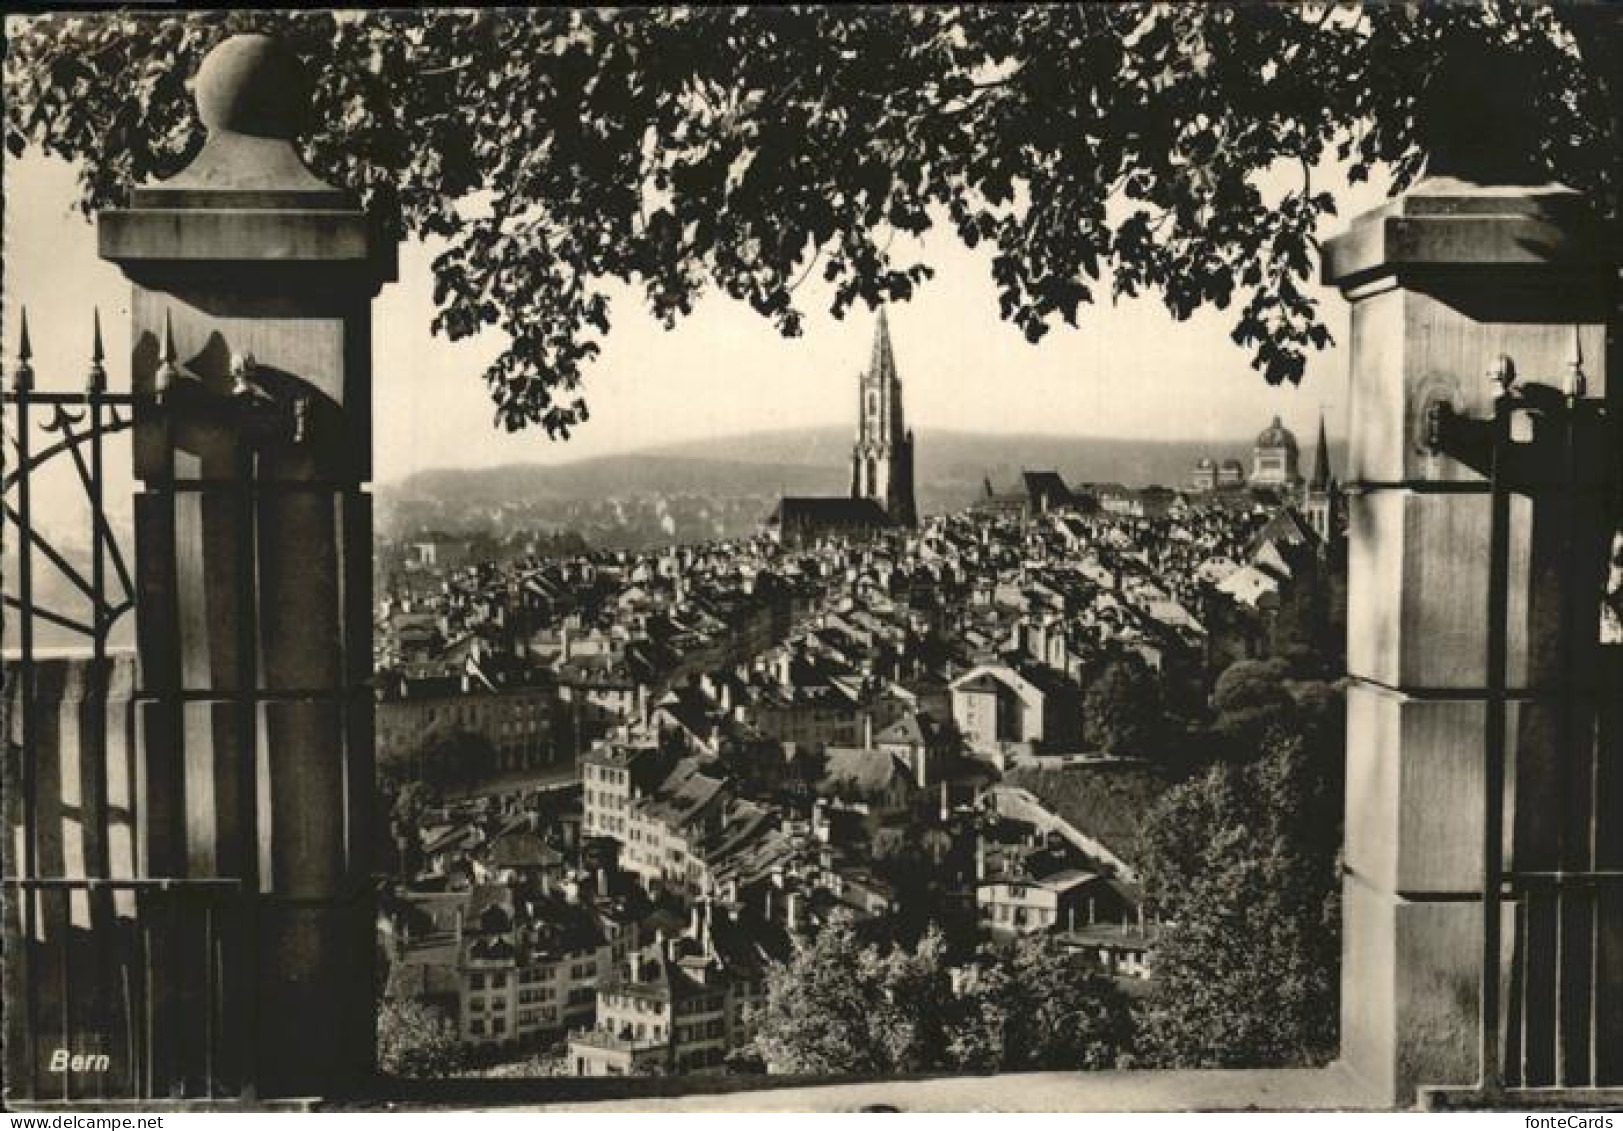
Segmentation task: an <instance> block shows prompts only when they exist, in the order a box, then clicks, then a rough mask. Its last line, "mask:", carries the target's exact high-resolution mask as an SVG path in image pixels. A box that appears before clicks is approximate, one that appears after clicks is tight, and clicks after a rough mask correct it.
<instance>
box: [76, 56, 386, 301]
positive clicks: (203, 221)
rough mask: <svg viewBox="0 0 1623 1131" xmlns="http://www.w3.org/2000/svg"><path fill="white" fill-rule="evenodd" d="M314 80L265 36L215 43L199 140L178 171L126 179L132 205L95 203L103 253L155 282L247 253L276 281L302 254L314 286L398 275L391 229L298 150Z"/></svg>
mask: <svg viewBox="0 0 1623 1131" xmlns="http://www.w3.org/2000/svg"><path fill="white" fill-rule="evenodd" d="M309 89H310V84H309V81H308V78H307V77H306V75H305V72H304V68H303V65H302V64H301V63H300V62H299V60H298V59H297V58H296V57H295V56H293V54H292V53H291V52H289V51H288V50H287V49H286V48H285V47H283V46H282V45H281V44H280V43H278V42H277V41H276V40H274V39H271V38H270V37H269V36H264V35H237V36H232V37H231V38H229V39H226V40H224V41H223V42H221V43H220V44H219V45H218V46H216V47H215V48H214V50H213V51H211V52H209V54H208V56H207V57H206V58H205V59H204V60H203V63H202V66H201V67H200V68H199V69H198V74H197V81H196V94H195V97H196V102H197V112H198V117H199V118H201V119H202V121H203V123H204V126H205V127H206V128H207V130H208V136H207V138H206V140H205V141H204V143H203V147H202V149H201V150H200V151H199V152H198V154H197V156H196V157H195V158H193V160H192V162H191V164H190V165H188V166H187V167H186V168H185V169H184V170H182V171H181V172H180V173H179V174H177V175H176V176H174V177H172V178H170V179H169V180H167V181H162V182H159V183H157V184H153V185H144V186H141V187H138V188H136V189H135V190H133V192H132V193H131V196H130V206H129V207H128V208H123V209H114V210H110V211H107V212H104V213H102V214H101V216H100V218H99V221H98V239H99V243H100V252H101V256H102V258H103V259H108V260H111V261H113V262H115V263H117V264H118V265H119V266H120V267H121V268H123V270H124V272H125V274H127V275H129V276H130V277H131V279H133V280H134V281H136V282H137V283H151V284H154V285H162V283H163V282H165V281H166V280H168V279H170V278H174V277H176V276H177V275H178V276H191V277H196V276H198V275H199V274H205V273H208V272H209V270H210V268H211V267H212V268H214V269H215V270H230V269H236V268H240V267H241V266H242V265H243V264H246V263H255V264H261V265H269V264H272V263H275V264H277V265H278V269H277V270H276V271H273V272H271V273H269V274H267V273H264V272H262V271H261V272H256V275H255V277H256V278H263V279H265V281H266V283H267V285H271V286H282V285H284V284H285V283H287V282H288V273H289V272H290V271H295V270H296V269H297V268H299V267H301V266H302V267H305V268H316V269H317V270H318V272H319V274H316V273H313V272H307V274H309V278H310V281H312V282H319V283H320V285H321V289H332V287H333V286H334V285H336V286H338V287H340V288H344V289H357V288H359V289H366V290H368V292H369V293H375V292H376V290H377V288H378V287H379V286H380V285H382V284H383V283H385V282H388V281H390V280H392V279H393V278H395V271H396V262H395V245H394V243H393V241H391V240H387V239H384V238H383V236H382V234H381V232H379V231H378V229H377V227H376V225H375V224H373V223H371V222H370V221H369V219H368V217H367V215H366V214H365V212H363V211H362V209H361V206H360V202H359V201H358V200H357V198H356V196H355V194H354V193H352V192H349V191H348V190H346V189H341V188H337V187H334V186H333V185H329V184H327V183H326V182H325V181H323V180H322V179H321V178H319V177H317V176H316V175H315V174H314V173H312V172H311V171H310V170H309V168H308V167H306V166H305V164H304V161H303V159H302V158H300V156H299V153H298V150H297V148H296V146H295V144H294V139H295V138H296V137H297V135H298V133H299V132H300V129H301V127H302V126H303V124H304V122H305V120H306V119H307V117H308V115H309Z"/></svg>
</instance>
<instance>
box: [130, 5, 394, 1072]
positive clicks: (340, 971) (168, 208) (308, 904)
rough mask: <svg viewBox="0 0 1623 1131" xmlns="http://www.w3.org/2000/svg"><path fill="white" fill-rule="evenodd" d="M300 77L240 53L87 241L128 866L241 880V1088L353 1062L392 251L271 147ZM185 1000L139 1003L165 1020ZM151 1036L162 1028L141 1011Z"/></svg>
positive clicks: (216, 62) (360, 1051)
mask: <svg viewBox="0 0 1623 1131" xmlns="http://www.w3.org/2000/svg"><path fill="white" fill-rule="evenodd" d="M308 90H309V83H308V80H307V77H306V76H305V74H304V73H303V71H302V69H301V67H300V65H299V63H298V62H297V60H295V59H294V58H292V56H291V55H290V54H289V53H287V52H286V50H285V49H283V48H282V47H281V46H280V45H279V44H277V43H276V42H274V41H272V40H271V39H268V38H266V37H264V36H257V35H240V36H235V37H233V38H231V39H228V40H226V41H225V42H223V43H222V44H220V45H219V46H218V47H216V48H215V49H214V51H213V52H211V53H210V54H209V56H208V57H207V58H206V59H205V60H204V61H203V64H202V67H201V68H200V69H199V72H198V75H197V82H196V97H197V105H198V112H199V116H200V117H201V119H202V121H203V123H204V125H205V126H206V127H207V129H208V137H207V141H206V143H205V144H204V146H203V148H202V150H201V151H200V152H199V153H198V155H197V157H196V158H195V160H194V161H193V162H192V163H191V165H190V166H189V167H188V168H187V169H186V170H185V171H183V172H182V173H180V174H179V175H178V176H176V177H174V178H173V179H171V180H168V181H165V182H163V183H161V184H157V185H154V186H151V187H146V188H141V189H137V190H136V191H135V192H134V194H133V196H132V199H131V203H130V207H129V208H127V209H122V210H117V211H109V212H105V213H103V214H102V215H101V217H100V220H99V227H100V232H99V236H100V244H101V255H102V257H103V258H105V259H108V260H111V261H112V262H114V263H117V264H118V265H119V267H120V268H122V270H123V271H124V273H125V274H126V275H127V276H128V277H129V279H130V280H131V282H132V284H133V301H132V306H131V310H132V320H133V325H132V327H131V329H132V333H131V335H130V337H131V342H132V353H133V356H132V358H131V372H132V380H133V385H134V388H135V390H136V392H138V393H151V394H154V402H153V403H152V404H151V405H149V406H144V407H142V408H141V410H140V411H139V412H138V415H137V423H136V434H135V444H134V450H135V457H134V458H135V473H136V477H137V480H138V481H139V490H138V492H137V497H136V551H137V560H138V568H137V572H138V574H139V580H138V603H137V616H138V621H137V632H138V649H139V654H140V667H141V673H140V705H139V711H140V727H139V729H140V736H141V742H142V749H143V756H144V766H145V780H144V783H143V786H142V792H141V802H142V804H141V811H140V813H139V819H140V822H141V825H140V829H141V832H140V850H141V853H142V867H143V870H144V873H145V874H146V875H149V876H154V877H170V876H173V877H184V878H193V879H195V878H208V877H229V878H237V879H240V880H241V881H242V882H243V887H244V889H245V891H246V893H247V894H246V896H245V899H244V904H245V909H246V910H245V921H244V922H243V923H242V924H241V927H242V929H241V930H240V931H238V932H237V933H236V934H234V935H233V936H232V937H233V938H234V939H235V940H236V941H237V943H238V944H239V945H240V947H241V950H240V952H239V958H238V964H239V966H240V968H241V971H242V973H241V975H240V977H241V981H240V983H239V984H240V986H241V990H240V1000H238V1001H237V1002H236V1003H235V1004H234V1006H233V1008H231V1010H230V1012H229V1013H228V1018H227V1020H226V1022H225V1024H226V1025H227V1026H228V1027H230V1028H231V1029H232V1032H231V1033H228V1034H227V1039H228V1040H231V1038H233V1037H238V1038H240V1039H239V1040H237V1041H235V1042H234V1043H235V1045H236V1047H237V1049H238V1055H239V1058H240V1060H241V1068H242V1071H243V1073H244V1077H245V1078H246V1080H247V1081H248V1082H249V1083H250V1085H251V1086H255V1087H257V1089H258V1090H259V1091H260V1092H261V1093H263V1094H266V1095H289V1094H304V1095H308V1094H321V1093H330V1092H332V1091H333V1090H335V1089H338V1088H342V1087H344V1086H346V1085H347V1086H353V1085H354V1084H356V1083H357V1082H359V1081H362V1080H364V1079H365V1077H366V1075H367V1074H368V1073H370V1071H371V1069H372V1061H373V1057H372V1047H373V1015H372V970H371V966H372V961H371V956H372V915H371V910H370V900H369V879H368V877H369V872H370V850H371V834H370V831H369V827H368V826H369V820H368V818H369V810H370V806H371V799H372V788H373V783H372V709H373V708H372V699H371V695H370V691H369V687H368V680H369V678H370V675H371V663H372V655H371V651H372V648H371V594H370V592H369V589H370V579H371V529H372V518H371V500H370V497H369V496H368V495H367V493H366V491H365V486H364V485H365V483H366V481H367V480H368V479H369V478H370V475H371V406H370V399H371V391H372V389H371V386H372V374H371V324H370V317H371V315H370V303H371V299H372V298H373V297H374V296H375V295H376V293H377V290H378V288H379V286H380V285H381V284H382V283H383V282H384V281H387V280H388V279H391V278H393V272H394V259H393V256H394V251H393V247H392V246H391V245H386V244H385V243H384V242H382V241H381V240H380V239H379V238H378V235H377V232H376V230H375V228H374V226H373V225H372V224H371V223H370V222H369V218H368V217H367V216H366V215H365V214H364V213H363V212H362V211H361V209H360V208H359V206H358V204H357V202H356V200H355V199H354V197H353V196H352V195H351V194H349V193H347V192H343V191H340V190H337V189H334V188H333V187H331V186H330V185H327V184H325V183H323V182H322V181H320V180H318V179H317V178H316V177H315V176H313V175H312V174H311V173H310V172H309V171H308V170H307V169H306V168H305V167H304V165H303V164H302V162H301V161H300V159H299V157H298V155H297V153H296V151H295V149H294V146H293V138H294V137H295V136H296V134H297V132H298V130H299V127H300V124H301V118H302V117H303V115H304V114H305V112H306V107H307V98H308ZM186 992H187V991H186V988H185V987H179V988H176V989H174V990H173V992H172V993H170V994H164V993H162V992H160V993H159V994H158V999H159V1000H158V1005H159V1006H160V1014H162V1012H163V1010H165V1009H167V1010H170V1011H172V1012H171V1013H170V1014H169V1021H170V1023H176V1022H178V1023H180V1024H181V1025H182V1026H183V1027H190V1028H196V1027H197V1024H198V1023H197V1022H196V1021H195V1019H192V1020H191V1021H189V1022H188V1021H185V1020H184V1017H185V1014H186V1011H187V1010H188V1008H189V1007H190V1005H191V1004H192V1003H189V1002H188V1001H187V998H186ZM158 1023H159V1024H160V1025H161V1024H163V1023H165V1022H164V1018H163V1017H162V1016H160V1018H159V1022H158Z"/></svg>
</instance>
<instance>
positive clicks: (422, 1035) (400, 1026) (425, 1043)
mask: <svg viewBox="0 0 1623 1131" xmlns="http://www.w3.org/2000/svg"><path fill="white" fill-rule="evenodd" d="M464 1063H465V1061H464V1056H463V1048H462V1045H461V1043H460V1042H459V1041H458V1040H457V1035H456V1027H455V1026H454V1025H452V1023H451V1020H450V1018H448V1017H446V1015H445V1014H444V1013H443V1012H442V1011H441V1010H439V1009H438V1008H436V1007H435V1006H432V1005H429V1004H427V1003H425V1002H419V1001H397V1000H393V999H391V1000H386V1001H385V1002H384V1003H383V1006H382V1008H380V1009H379V1010H378V1067H379V1068H380V1069H382V1070H383V1071H384V1072H386V1073H388V1074H389V1075H390V1076H406V1077H437V1076H448V1075H450V1074H451V1073H453V1072H456V1071H458V1070H459V1069H461V1068H462V1067H463V1066H464Z"/></svg>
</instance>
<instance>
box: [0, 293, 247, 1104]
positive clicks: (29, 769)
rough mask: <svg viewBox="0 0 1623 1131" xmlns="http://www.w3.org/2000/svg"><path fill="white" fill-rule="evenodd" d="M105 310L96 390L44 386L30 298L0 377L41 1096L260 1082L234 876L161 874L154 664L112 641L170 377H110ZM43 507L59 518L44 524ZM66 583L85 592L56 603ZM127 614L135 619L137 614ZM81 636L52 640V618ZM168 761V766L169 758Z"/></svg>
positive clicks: (229, 1090) (9, 662) (14, 702)
mask: <svg viewBox="0 0 1623 1131" xmlns="http://www.w3.org/2000/svg"><path fill="white" fill-rule="evenodd" d="M104 361H105V359H104V356H103V349H102V340H101V326H100V319H99V315H98V316H97V317H96V319H95V324H94V329H93V337H92V349H91V360H90V365H89V369H88V373H87V377H86V380H85V383H84V387H83V388H82V389H81V390H77V391H44V390H39V389H36V388H35V383H34V371H33V366H32V349H31V345H30V342H29V337H28V325H27V315H26V313H24V314H23V315H22V316H21V319H20V329H19V338H18V346H17V354H16V360H15V364H14V365H13V366H12V367H11V373H10V382H9V385H8V387H6V388H5V389H4V390H3V391H0V407H3V415H4V431H5V440H4V443H3V445H0V448H3V450H0V461H3V462H0V476H3V479H0V485H3V494H4V498H3V503H0V505H3V518H4V521H3V525H0V530H3V538H0V545H3V546H4V547H5V554H6V556H7V559H8V560H7V566H8V567H9V568H8V569H7V570H6V572H7V574H8V575H9V576H8V577H7V578H6V585H5V590H6V591H5V594H4V606H5V637H4V646H5V652H4V674H5V691H4V700H3V702H4V706H3V708H0V710H3V715H0V718H3V720H4V736H5V772H6V782H5V785H6V811H5V848H4V858H5V874H4V897H5V956H6V962H5V975H6V991H7V994H6V1004H7V1007H8V1008H7V1010H6V1034H5V1036H6V1039H5V1046H6V1080H7V1093H8V1097H9V1098H12V1099H21V1100H27V1101H34V1102H51V1101H75V1102H84V1101H90V1100H97V1099H109V1100H111V1099H121V1098H188V1099H190V1098H206V1097H226V1096H246V1095H249V1094H251V1091H252V1071H251V1069H252V1061H251V1057H250V1056H249V1055H248V1050H247V1049H245V1048H244V1047H243V1035H244V1034H246V1033H247V1032H249V1031H250V1030H249V1027H248V1026H246V1025H243V1024H241V1023H240V1017H239V1015H240V1013H241V1011H242V1009H243V1008H244V1005H245V1003H246V1002H247V1001H248V1000H249V995H248V994H247V993H245V992H244V987H245V986H246V985H248V983H247V982H246V981H245V979H246V975H247V973H248V971H247V969H246V967H247V962H248V956H249V955H250V954H251V950H252V947H251V939H250V938H249V934H250V930H249V914H248V904H247V901H246V897H245V894H244V892H243V890H242V885H241V882H240V881H239V880H237V879H233V878H217V877H201V878H199V877H164V876H156V877H155V876H152V875H150V874H149V872H148V869H147V868H146V863H145V853H144V851H143V842H144V838H145V832H146V821H147V817H148V815H147V813H146V811H145V805H144V800H145V792H146V785H147V774H146V770H147V754H148V751H147V749H146V745H145V742H146V739H145V737H144V736H143V728H142V727H141V726H140V724H139V719H138V714H139V706H138V702H139V698H140V696H139V693H138V692H139V686H140V681H139V665H138V662H137V661H136V658H135V657H134V656H133V654H130V653H128V652H126V651H122V650H120V649H118V648H116V647H114V646H112V641H113V640H114V634H115V631H116V630H118V629H119V627H120V626H121V625H123V624H124V623H125V622H124V618H125V614H127V613H130V612H131V611H132V610H134V609H135V607H136V593H137V579H136V578H135V577H133V576H132V572H131V567H130V562H129V559H128V558H127V557H126V555H125V552H124V549H123V548H122V546H121V545H120V540H119V538H118V537H117V535H116V533H115V530H114V528H113V524H112V522H111V521H110V519H109V515H108V510H107V507H106V498H105V495H106V488H107V482H108V470H109V464H108V462H107V461H108V449H109V441H112V440H115V439H118V438H120V437H121V434H123V435H122V442H121V443H119V444H118V446H117V451H118V454H119V455H120V456H122V457H123V458H124V459H126V460H127V459H128V458H129V456H128V442H129V438H128V435H127V433H129V431H130V429H131V426H132V424H133V422H134V419H135V415H136V414H137V413H138V412H140V413H161V412H163V411H164V405H163V403H162V401H163V397H162V395H161V393H159V394H156V395H138V394H136V393H134V392H133V391H127V392H114V391H111V390H109V388H108V387H107V384H108V383H107V372H106V369H105V365H104ZM64 464H66V465H67V466H70V467H71V469H72V472H73V479H74V480H75V481H76V484H77V490H78V493H79V494H80V495H81V496H82V498H81V499H80V504H81V505H82V507H83V509H84V510H85V511H86V512H87V514H88V522H87V523H85V524H84V525H82V526H80V527H79V529H84V530H88V549H87V550H86V551H84V552H83V553H81V554H78V555H77V556H80V557H88V562H84V561H78V562H76V561H75V560H74V558H75V556H76V553H75V550H74V548H73V547H71V546H69V545H67V544H66V543H65V542H62V541H61V540H60V537H61V532H62V531H63V529H64V526H65V525H66V524H65V523H64V518H65V516H64V515H63V514H62V513H61V507H60V504H61V503H62V500H60V499H50V500H47V501H46V505H45V506H44V507H43V508H42V503H41V500H40V499H39V498H38V497H37V494H36V492H37V489H38V485H39V482H40V475H41V473H42V472H44V471H46V470H47V469H51V468H61V467H63V466H64ZM41 519H44V521H43V522H42V521H41ZM52 588H54V589H55V590H56V591H57V593H58V594H67V595H71V597H72V598H73V599H74V600H76V601H78V602H82V603H83V604H84V605H85V606H86V611H85V612H84V613H82V614H79V613H76V612H75V611H73V610H71V609H67V608H64V607H61V606H60V605H59V604H56V603H55V602H54V600H53V599H51V598H50V596H49V594H48V593H47V594H44V595H42V589H46V590H49V589H52ZM125 626H126V627H127V625H125ZM45 630H49V631H52V632H54V633H55V634H56V635H57V636H58V637H61V638H64V639H69V640H71V641H72V643H71V645H70V646H69V647H66V648H63V647H60V646H57V647H52V646H49V645H44V644H42V642H41V634H42V631H45ZM159 761H160V764H170V762H171V760H170V759H168V758H163V759H160V760H159Z"/></svg>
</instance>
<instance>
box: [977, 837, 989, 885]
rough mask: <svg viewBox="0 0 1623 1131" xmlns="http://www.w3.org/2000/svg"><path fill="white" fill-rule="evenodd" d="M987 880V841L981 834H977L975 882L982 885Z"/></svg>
mask: <svg viewBox="0 0 1623 1131" xmlns="http://www.w3.org/2000/svg"><path fill="white" fill-rule="evenodd" d="M984 879H986V841H985V840H983V839H982V838H981V834H980V833H979V832H977V833H976V834H975V882H976V883H980V882H981V881H982V880H984Z"/></svg>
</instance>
